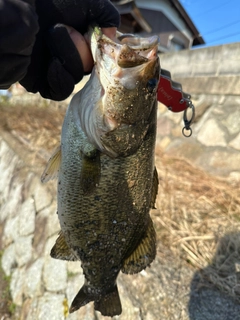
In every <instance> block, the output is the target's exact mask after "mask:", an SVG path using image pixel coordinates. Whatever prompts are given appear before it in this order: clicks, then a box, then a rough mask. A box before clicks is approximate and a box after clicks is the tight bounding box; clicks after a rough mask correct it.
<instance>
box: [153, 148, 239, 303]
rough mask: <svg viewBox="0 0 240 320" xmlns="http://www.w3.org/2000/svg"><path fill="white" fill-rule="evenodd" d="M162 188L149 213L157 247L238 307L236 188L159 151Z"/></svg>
mask: <svg viewBox="0 0 240 320" xmlns="http://www.w3.org/2000/svg"><path fill="white" fill-rule="evenodd" d="M156 165H157V168H158V172H159V178H160V186H159V193H158V198H157V203H156V206H157V210H154V211H153V212H152V214H153V218H154V221H155V224H156V228H157V233H158V241H161V242H163V243H164V244H165V245H166V246H167V247H168V248H170V249H171V251H172V253H173V255H178V256H180V257H181V258H182V259H183V260H184V261H186V262H187V263H190V264H191V265H192V266H193V267H194V268H195V269H198V270H200V272H201V275H202V285H209V284H210V285H214V286H215V287H217V288H219V289H220V290H223V291H225V292H227V293H228V294H230V295H232V296H233V297H234V298H236V299H237V300H239V301H240V276H239V275H240V273H239V271H240V196H239V185H231V184H228V183H227V182H225V181H223V180H221V179H218V178H216V177H213V176H210V175H209V174H207V173H205V172H203V171H201V170H199V169H198V168H195V167H193V166H192V165H191V164H189V163H188V162H187V161H185V160H179V159H173V158H169V157H166V156H164V155H163V154H161V152H160V151H157V157H156Z"/></svg>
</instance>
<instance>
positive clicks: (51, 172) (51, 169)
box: [41, 146, 61, 183]
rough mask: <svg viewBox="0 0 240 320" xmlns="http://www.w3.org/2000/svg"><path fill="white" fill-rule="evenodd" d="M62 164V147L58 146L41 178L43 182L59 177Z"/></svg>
mask: <svg viewBox="0 0 240 320" xmlns="http://www.w3.org/2000/svg"><path fill="white" fill-rule="evenodd" d="M60 164H61V146H58V147H57V148H56V149H55V150H54V152H53V154H52V156H51V158H50V159H49V160H48V163H47V165H46V168H45V170H44V171H43V174H42V176H41V182H42V183H45V182H48V181H49V180H52V179H55V178H57V176H58V172H59V168H60Z"/></svg>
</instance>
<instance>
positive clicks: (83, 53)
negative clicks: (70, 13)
mask: <svg viewBox="0 0 240 320" xmlns="http://www.w3.org/2000/svg"><path fill="white" fill-rule="evenodd" d="M64 26H65V28H66V29H67V31H68V33H69V36H70V38H71V39H72V41H73V43H74V44H75V46H76V48H77V50H78V53H79V55H80V57H81V60H82V64H83V70H84V72H85V73H90V72H91V71H92V68H93V65H94V61H93V57H92V53H91V49H90V42H89V39H88V37H87V34H85V35H84V36H83V35H82V34H81V33H80V32H78V31H77V30H76V29H74V28H73V27H70V26H68V25H64ZM101 30H102V33H103V34H105V35H106V36H107V37H108V38H110V39H114V38H115V36H116V32H117V28H115V27H110V28H102V29H101Z"/></svg>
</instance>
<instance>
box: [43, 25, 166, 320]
mask: <svg viewBox="0 0 240 320" xmlns="http://www.w3.org/2000/svg"><path fill="white" fill-rule="evenodd" d="M157 44H158V40H157V38H146V39H145V38H144V39H143V38H136V37H132V36H131V37H130V36H124V35H122V34H119V33H118V40H116V41H113V40H111V39H108V38H107V37H106V36H104V35H102V34H101V31H100V29H98V28H95V29H94V31H93V32H92V36H91V49H92V53H93V57H94V59H95V62H96V63H95V67H94V70H93V72H92V75H91V78H90V80H89V81H88V83H87V84H86V86H85V87H84V88H83V89H82V90H81V91H80V92H79V93H77V94H76V95H75V96H74V97H73V99H72V101H71V103H70V105H69V107H68V110H67V113H66V116H65V119H64V124H63V128H62V136H61V147H60V148H59V149H58V150H57V151H56V153H55V154H54V155H53V157H52V158H51V159H50V163H49V164H48V167H47V169H46V170H45V173H44V175H43V180H45V181H46V180H48V179H49V178H51V176H52V175H53V174H52V173H51V172H53V171H56V170H58V217H59V221H60V225H61V232H60V235H59V237H58V239H57V241H56V244H55V245H54V247H53V249H52V251H51V256H52V257H54V258H57V259H64V260H81V266H82V268H83V272H84V275H85V283H84V285H83V287H82V288H81V289H80V291H79V292H78V294H77V295H76V297H75V298H74V300H73V302H72V305H71V307H70V312H73V311H76V310H77V309H79V308H80V307H82V306H84V305H85V304H87V303H88V302H90V301H94V307H95V309H96V310H99V311H100V312H101V313H102V314H103V315H106V316H114V315H118V314H120V313H121V312H122V308H121V302H120V298H119V295H118V290H117V284H116V280H117V276H118V274H119V272H120V270H121V271H122V272H124V273H128V274H133V273H137V272H140V271H141V270H143V269H144V268H146V267H147V266H149V265H150V263H151V262H152V261H153V260H154V258H155V255H156V235H155V231H154V227H153V223H152V220H151V218H150V215H149V211H150V208H151V207H154V203H155V198H156V194H157V187H158V179H157V173H156V169H155V167H154V147H155V138H156V113H157V103H156V90H157V85H158V81H159V74H160V66H159V59H158V56H157ZM56 163H59V167H58V165H57V164H56ZM48 175H49V176H48ZM46 177H47V178H46Z"/></svg>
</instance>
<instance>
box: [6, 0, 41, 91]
mask: <svg viewBox="0 0 240 320" xmlns="http://www.w3.org/2000/svg"><path fill="white" fill-rule="evenodd" d="M32 4H33V1H31V0H26V1H21V0H0V89H7V88H9V87H10V85H11V84H13V83H14V82H16V81H19V80H20V79H22V78H23V77H24V75H25V74H26V72H27V67H28V65H29V64H30V56H31V53H32V47H33V44H34V41H35V35H36V33H37V31H38V23H37V15H36V13H35V11H34V8H33V6H32Z"/></svg>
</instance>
